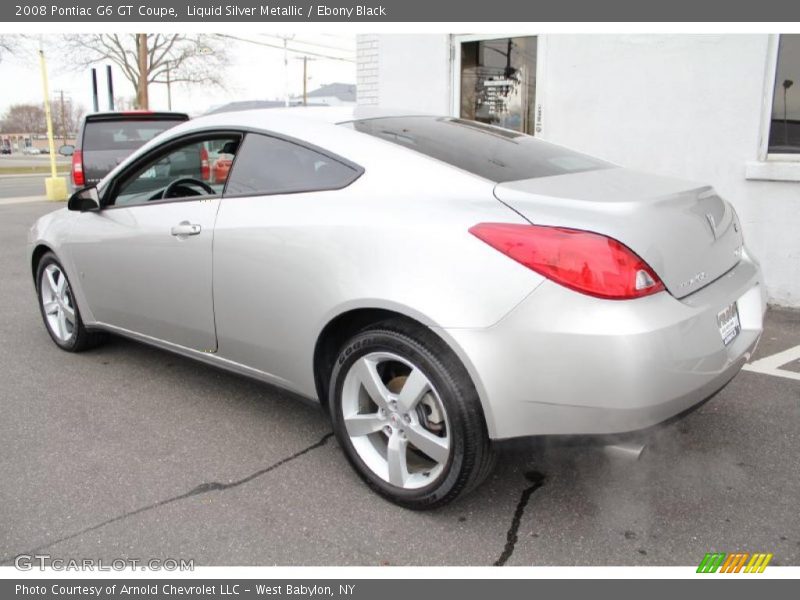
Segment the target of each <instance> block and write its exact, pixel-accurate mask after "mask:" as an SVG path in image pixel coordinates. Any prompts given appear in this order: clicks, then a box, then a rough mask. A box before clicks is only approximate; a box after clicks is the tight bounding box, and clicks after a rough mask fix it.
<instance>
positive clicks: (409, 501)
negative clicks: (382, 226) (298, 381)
mask: <svg viewBox="0 0 800 600" xmlns="http://www.w3.org/2000/svg"><path fill="white" fill-rule="evenodd" d="M376 398H377V400H376ZM329 399H330V409H331V410H330V413H331V419H332V421H333V430H334V433H335V434H336V438H337V439H338V441H339V444H340V445H341V446H342V448H343V449H344V451H345V455H346V456H347V459H348V460H349V461H350V464H351V465H352V466H353V467H354V468H355V470H356V472H358V474H359V475H360V476H361V478H362V479H363V480H364V481H365V482H366V483H367V485H369V487H371V488H372V489H373V490H374V491H375V492H377V493H378V494H380V495H381V496H383V497H384V498H386V499H387V500H389V501H391V502H394V503H395V504H398V505H400V506H403V507H406V508H410V509H414V510H424V509H432V508H437V507H440V506H443V505H445V504H447V503H449V502H452V501H453V500H455V499H456V498H457V497H458V496H459V495H461V494H463V493H466V492H469V491H471V490H472V489H474V488H475V487H477V486H478V485H479V484H480V483H482V482H483V480H484V479H485V478H486V477H487V476H488V475H489V473H490V472H491V469H492V467H493V466H494V449H493V447H492V444H491V440H490V439H489V436H488V432H487V430H486V422H485V419H484V416H483V410H482V408H481V404H480V400H479V398H478V394H477V392H476V391H475V387H474V385H473V384H472V381H471V379H470V377H469V375H468V373H467V371H466V369H465V368H464V366H463V365H462V364H461V362H460V361H459V360H458V358H457V357H456V356H455V355H454V354H453V352H452V351H451V350H450V349H449V348H448V347H447V346H446V344H445V343H444V342H443V341H442V340H441V339H440V338H439V337H438V336H436V335H435V334H434V333H432V332H431V331H429V330H427V329H425V328H424V327H422V326H413V325H409V324H407V323H405V322H404V321H387V322H383V323H380V324H378V325H376V326H374V327H372V328H370V329H368V330H365V331H362V332H360V333H358V334H357V335H355V336H354V337H352V338H351V339H350V340H349V341H348V342H347V343H346V344H345V345H344V347H343V348H342V349H341V351H340V353H339V356H338V358H337V360H336V364H335V366H334V368H333V373H332V375H331V384H330V391H329Z"/></svg>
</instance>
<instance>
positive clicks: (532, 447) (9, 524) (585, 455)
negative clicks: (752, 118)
mask: <svg viewBox="0 0 800 600" xmlns="http://www.w3.org/2000/svg"><path fill="white" fill-rule="evenodd" d="M54 208H55V206H54V205H53V204H52V203H44V202H35V203H20V204H7V205H1V206H0V282H2V283H1V284H0V306H2V307H3V311H2V319H0V340H1V343H0V361H2V365H3V366H2V369H0V402H1V404H0V406H2V418H0V439H2V452H0V482H1V483H0V564H8V563H9V562H11V561H12V560H13V557H14V556H16V555H18V554H21V553H30V552H32V551H36V552H39V553H47V554H50V555H52V556H53V557H58V558H103V559H105V560H111V559H114V558H140V559H149V558H167V557H169V558H184V559H194V560H195V564H197V565H273V564H277V565H328V564H330V565H351V564H355V565H491V564H495V563H497V562H500V563H502V564H507V565H692V564H694V565H696V564H698V563H699V561H700V560H701V559H702V557H703V555H704V554H705V553H706V552H709V551H723V552H732V551H735V550H741V551H748V552H771V553H773V554H774V555H775V558H774V559H773V562H772V564H773V565H775V564H780V565H800V511H798V498H800V455H798V448H800V380H797V379H790V378H787V377H781V376H776V375H774V374H763V373H759V372H755V371H743V372H742V373H741V374H740V375H739V376H738V377H737V378H736V379H735V380H734V381H733V382H732V383H731V384H730V385H729V386H728V387H727V388H725V389H724V390H723V391H722V392H721V393H720V394H719V395H718V396H716V397H715V398H714V399H712V400H711V401H710V402H708V403H706V404H704V405H703V406H702V407H701V408H700V409H699V410H697V411H695V412H693V413H692V414H690V415H688V416H687V417H686V418H685V419H683V420H680V421H678V422H677V423H674V424H671V425H669V426H667V427H665V428H663V429H660V430H659V431H656V432H651V433H650V434H649V435H648V438H647V440H648V442H649V443H648V446H647V448H646V450H645V452H644V453H643V454H642V455H641V457H640V458H639V459H638V460H636V461H629V460H624V459H617V458H613V457H611V456H610V455H609V453H607V452H606V451H605V450H604V449H603V447H602V446H600V445H598V444H594V443H589V442H588V441H585V440H584V441H582V442H581V443H566V442H564V441H558V442H543V441H539V442H536V443H525V444H518V445H517V446H516V447H515V448H512V449H506V450H504V451H503V452H502V453H501V456H500V460H499V464H498V468H497V469H496V471H495V473H494V474H493V476H492V477H491V478H490V479H489V480H488V481H487V482H486V483H485V484H484V485H483V486H482V487H481V488H480V489H479V490H477V492H475V493H473V494H472V495H470V496H468V497H466V498H463V499H462V500H460V501H457V502H456V503H455V504H453V505H450V506H448V507H446V508H444V509H441V510H437V511H435V512H426V513H414V512H410V511H407V510H403V509H400V508H397V507H395V506H394V505H391V504H389V503H387V502H385V501H383V500H382V499H380V498H379V497H377V496H376V495H374V494H372V493H371V492H370V491H369V490H368V489H367V488H366V487H365V486H364V485H363V484H362V483H361V481H360V480H359V479H358V477H357V476H356V474H355V473H354V472H353V471H352V470H351V469H350V467H349V465H348V464H347V462H346V460H345V458H344V456H343V455H342V453H341V451H340V450H339V448H338V447H337V445H336V442H335V440H333V439H332V438H331V437H330V436H329V433H330V427H329V425H328V422H327V420H326V418H325V417H324V416H323V414H322V413H321V412H320V411H319V410H318V409H316V408H314V407H313V406H309V405H307V404H304V403H302V402H298V401H297V399H296V398H294V397H293V396H292V395H291V394H288V393H285V392H282V391H280V390H277V389H275V388H271V387H268V386H265V385H263V384H260V383H257V382H254V381H250V380H248V379H244V378H241V377H238V376H235V375H232V374H228V373H225V372H222V371H219V370H216V369H213V368H211V367H208V366H204V365H201V364H197V363H194V362H191V361H189V360H188V359H184V358H181V357H178V356H174V355H171V354H168V353H166V352H163V351H161V350H155V349H152V348H149V347H147V346H144V345H141V344H138V343H134V342H130V341H127V340H123V339H119V338H114V339H112V340H111V342H110V343H109V344H107V345H106V346H104V347H102V348H99V349H97V350H94V351H90V352H87V353H84V354H79V355H74V354H68V353H65V352H62V351H60V350H59V349H57V348H56V346H55V345H54V344H53V343H52V342H51V341H50V339H49V337H48V335H47V333H46V331H45V329H44V327H43V325H42V324H41V322H40V317H39V313H38V310H37V306H36V302H35V296H34V293H33V288H32V281H31V275H30V270H29V267H28V265H27V264H26V263H25V247H24V246H25V238H26V234H27V230H28V227H29V226H30V224H31V223H32V222H33V221H34V219H35V218H36V217H37V216H39V215H42V214H44V213H46V212H48V211H50V210H53V209H54ZM798 345H800V311H791V310H785V309H784V310H777V309H771V310H770V312H769V314H768V317H767V326H766V332H765V335H764V338H763V340H762V343H761V345H760V346H759V349H758V353H757V355H756V357H755V358H756V359H759V358H762V357H766V356H768V355H773V354H775V353H777V352H781V351H785V350H787V349H789V348H792V347H796V346H798ZM797 358H800V355H798V356H797V357H795V358H794V359H793V361H792V364H789V365H786V366H785V371H784V372H786V371H788V372H795V373H796V372H800V362H798V360H797ZM578 368H579V367H578V366H577V365H576V370H577V369H578Z"/></svg>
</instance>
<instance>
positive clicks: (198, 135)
mask: <svg viewBox="0 0 800 600" xmlns="http://www.w3.org/2000/svg"><path fill="white" fill-rule="evenodd" d="M244 135H245V134H244V131H243V130H241V129H233V128H225V129H219V128H216V127H212V128H208V129H200V130H196V131H192V132H188V133H186V134H183V135H180V136H177V137H174V138H171V139H169V140H167V141H166V142H164V143H163V144H160V145H159V146H156V147H155V148H152V149H151V150H149V151H148V152H147V153H145V154H143V155H142V156H140V157H139V158H137V159H136V160H134V161H133V162H131V163H130V164H129V165H127V166H126V167H125V169H124V170H122V171H121V172H120V173H118V174H117V175H116V176H115V177H114V179H112V180H111V181H110V182H109V184H108V186H107V187H106V189H104V190H103V194H102V196H101V199H100V210H114V209H119V208H135V207H137V206H160V205H162V204H170V203H173V202H192V201H195V202H196V201H198V200H206V201H207V200H215V199H217V198H222V197H223V196H224V194H225V188H224V187H223V189H222V192H220V193H219V194H213V195H212V194H202V195H199V196H185V197H182V198H162V199H161V200H151V201H149V202H141V203H139V204H123V205H116V204H109V200H110V199H111V198H112V197H115V195H116V194H117V193H118V191H119V187H120V186H121V185H123V184H124V183H126V182H128V181H129V180H130V178H131V177H133V176H134V175H136V174H138V173H140V171H141V170H142V169H143V168H144V167H146V166H147V165H148V164H149V163H151V162H153V161H154V160H158V159H160V158H163V157H165V156H167V155H168V154H170V153H171V152H173V151H174V150H176V149H178V148H180V147H181V146H185V145H187V144H190V143H192V141H205V140H208V139H209V138H210V137H225V136H231V137H233V136H237V137H239V138H240V141H239V143H240V144H241V141H242V140H243V139H244ZM231 168H233V166H232V165H231ZM227 185H228V182H227V181H226V182H225V186H226V187H227ZM115 199H116V198H115Z"/></svg>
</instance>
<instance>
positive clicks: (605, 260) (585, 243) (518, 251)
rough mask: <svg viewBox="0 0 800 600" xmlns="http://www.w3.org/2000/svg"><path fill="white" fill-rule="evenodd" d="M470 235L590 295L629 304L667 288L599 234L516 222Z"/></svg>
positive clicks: (634, 257)
mask: <svg viewBox="0 0 800 600" xmlns="http://www.w3.org/2000/svg"><path fill="white" fill-rule="evenodd" d="M469 232H470V233H471V234H473V235H474V236H476V237H477V238H478V239H480V240H482V241H484V242H486V243H487V244H489V245H490V246H491V247H492V248H494V249H496V250H499V251H500V252H502V253H503V254H505V255H506V256H508V257H509V258H513V259H514V260H515V261H517V262H519V263H521V264H523V265H525V266H526V267H528V268H529V269H532V270H534V271H536V272H537V273H539V274H541V275H543V276H545V277H547V278H548V279H551V280H553V281H555V282H556V283H559V284H561V285H563V286H566V287H568V288H571V289H573V290H576V291H578V292H581V293H584V294H589V295H590V296H596V297H598V298H608V299H613V300H627V299H632V298H641V297H642V296H649V295H650V294H655V293H656V292H660V291H662V290H663V289H664V284H663V283H662V282H661V280H660V279H659V278H658V275H656V274H655V272H654V271H653V269H651V268H650V266H649V265H648V264H647V263H646V262H644V261H643V260H642V259H641V258H639V257H638V256H637V255H636V254H635V253H634V252H633V251H632V250H631V249H630V248H628V247H627V246H625V245H624V244H622V243H621V242H618V241H617V240H615V239H613V238H610V237H606V236H604V235H600V234H598V233H592V232H590V231H582V230H579V229H567V228H564V227H544V226H540V225H520V224H512V223H480V224H478V225H475V226H474V227H472V228H470V230H469Z"/></svg>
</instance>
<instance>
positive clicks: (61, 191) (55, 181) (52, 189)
mask: <svg viewBox="0 0 800 600" xmlns="http://www.w3.org/2000/svg"><path fill="white" fill-rule="evenodd" d="M39 65H40V67H41V70H42V91H43V92H44V117H45V120H46V121H47V144H48V147H49V149H50V177H47V178H46V179H45V180H44V190H45V194H46V195H47V199H48V200H66V198H67V180H66V179H64V178H63V177H58V176H57V174H56V144H55V141H54V140H53V114H52V113H51V112H50V86H49V85H48V82H47V64H46V63H45V60H44V50H42V49H41V47H40V48H39Z"/></svg>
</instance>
